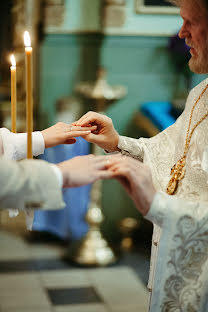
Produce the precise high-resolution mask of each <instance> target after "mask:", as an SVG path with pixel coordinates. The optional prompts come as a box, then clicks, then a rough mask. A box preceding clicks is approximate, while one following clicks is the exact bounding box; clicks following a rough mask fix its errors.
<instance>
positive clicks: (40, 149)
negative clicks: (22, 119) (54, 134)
mask: <svg viewBox="0 0 208 312" xmlns="http://www.w3.org/2000/svg"><path fill="white" fill-rule="evenodd" d="M44 150H45V143H44V139H43V135H42V133H41V132H40V131H36V132H33V134H32V152H33V156H38V155H41V154H43V153H44ZM26 154H27V134H26V133H12V132H10V131H9V130H8V129H6V128H1V129H0V155H4V157H5V158H7V159H13V160H20V159H24V158H26Z"/></svg>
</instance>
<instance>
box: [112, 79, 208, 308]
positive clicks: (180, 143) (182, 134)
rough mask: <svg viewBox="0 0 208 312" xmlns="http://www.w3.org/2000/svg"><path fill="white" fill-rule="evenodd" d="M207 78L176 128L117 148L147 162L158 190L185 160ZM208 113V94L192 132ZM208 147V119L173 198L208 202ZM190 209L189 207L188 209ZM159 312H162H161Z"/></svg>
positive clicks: (155, 237)
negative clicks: (207, 163)
mask: <svg viewBox="0 0 208 312" xmlns="http://www.w3.org/2000/svg"><path fill="white" fill-rule="evenodd" d="M207 83H208V79H206V80H204V81H203V82H201V83H200V84H199V85H198V86H196V87H195V88H194V89H193V90H192V91H191V92H190V94H189V96H188V99H187V103H186V107H185V109H184V112H183V113H182V114H181V116H180V117H179V118H178V119H177V121H176V122H175V124H174V125H172V126H171V127H169V128H167V129H166V130H164V131H163V132H161V133H159V134H158V135H156V136H154V137H152V138H150V139H145V138H140V139H138V140H137V139H132V138H127V137H123V136H120V138H119V144H118V147H119V148H120V150H121V152H122V154H124V155H130V156H132V157H134V158H137V159H139V160H140V161H143V162H144V163H146V164H147V165H148V166H149V167H150V168H151V171H152V177H153V183H154V186H155V188H156V190H157V191H163V192H166V188H167V184H168V182H169V180H170V178H171V176H170V171H171V168H172V166H173V165H174V164H175V163H176V162H177V161H178V160H179V159H180V158H181V157H182V155H183V152H184V145H185V139H186V134H187V129H188V123H189V118H190V113H191V109H192V107H193V105H194V103H195V101H196V100H197V98H198V96H199V95H200V94H201V92H202V91H203V89H204V88H205V86H206V84H207ZM207 111H208V91H206V92H205V93H204V95H203V97H202V98H201V100H200V101H199V102H198V104H197V106H196V108H195V109H194V112H193V117H192V122H191V129H192V127H193V126H194V125H195V123H196V122H197V121H199V120H200V118H201V117H202V116H203V115H204V114H205V113H206V112H207ZM206 146H208V118H207V119H205V120H204V121H203V122H202V123H201V124H200V125H199V126H198V127H197V128H196V130H195V131H194V133H193V136H192V139H191V143H190V147H189V151H188V154H187V163H186V174H185V177H184V179H183V180H182V181H180V182H179V185H178V189H177V192H176V193H175V195H174V196H171V198H174V197H179V198H184V199H187V200H190V201H203V202H207V201H208V184H207V176H206V173H205V172H204V171H203V170H202V168H201V162H202V157H203V152H204V148H205V147H206ZM187 209H188V207H187ZM160 232H161V227H160V226H158V225H157V224H154V232H153V239H152V253H151V264H150V276H149V283H148V289H149V290H150V291H151V290H152V288H153V287H154V275H155V266H156V259H157V253H158V243H159V240H160V234H161V233H160ZM158 311H160V310H158Z"/></svg>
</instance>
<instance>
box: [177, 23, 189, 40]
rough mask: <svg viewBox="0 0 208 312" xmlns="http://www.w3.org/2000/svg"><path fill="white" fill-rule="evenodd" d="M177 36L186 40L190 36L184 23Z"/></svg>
mask: <svg viewBox="0 0 208 312" xmlns="http://www.w3.org/2000/svg"><path fill="white" fill-rule="evenodd" d="M178 35H179V37H180V38H181V39H183V38H187V37H189V36H190V33H189V31H188V29H187V26H186V23H185V22H184V23H183V25H182V27H181V29H180V31H179V33H178Z"/></svg>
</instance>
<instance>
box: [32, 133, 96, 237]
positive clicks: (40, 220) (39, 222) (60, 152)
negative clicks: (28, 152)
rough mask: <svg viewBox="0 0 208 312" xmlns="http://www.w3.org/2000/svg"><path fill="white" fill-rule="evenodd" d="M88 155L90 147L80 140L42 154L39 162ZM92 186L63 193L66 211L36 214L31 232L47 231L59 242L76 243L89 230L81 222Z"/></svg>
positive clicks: (49, 149)
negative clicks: (58, 239) (64, 240)
mask: <svg viewBox="0 0 208 312" xmlns="http://www.w3.org/2000/svg"><path fill="white" fill-rule="evenodd" d="M87 154H89V143H88V142H87V141H85V140H84V139H82V138H77V142H76V143H75V144H72V145H70V144H69V145H59V146H56V147H52V148H48V149H46V150H45V153H44V155H42V156H40V157H39V158H40V159H44V160H47V161H48V162H51V163H59V162H61V161H64V160H67V159H70V158H73V157H75V156H79V155H87ZM90 189H91V185H86V186H82V187H77V188H70V189H64V190H63V198H64V201H65V204H66V207H65V208H64V209H61V210H55V211H54V210H53V211H41V210H39V211H37V212H35V216H34V222H33V230H36V231H46V232H49V233H52V234H55V235H57V236H58V237H60V238H61V239H68V238H70V239H79V238H81V237H82V236H83V235H84V234H85V233H86V232H87V230H88V225H87V224H86V222H85V220H84V218H85V215H86V212H87V207H88V202H89V196H90Z"/></svg>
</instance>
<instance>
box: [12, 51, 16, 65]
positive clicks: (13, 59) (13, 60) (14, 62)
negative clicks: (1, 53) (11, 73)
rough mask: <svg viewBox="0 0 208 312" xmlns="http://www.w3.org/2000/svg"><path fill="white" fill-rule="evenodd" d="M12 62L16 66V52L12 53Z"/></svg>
mask: <svg viewBox="0 0 208 312" xmlns="http://www.w3.org/2000/svg"><path fill="white" fill-rule="evenodd" d="M11 63H12V66H14V67H15V66H16V61H15V57H14V54H12V55H11Z"/></svg>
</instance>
